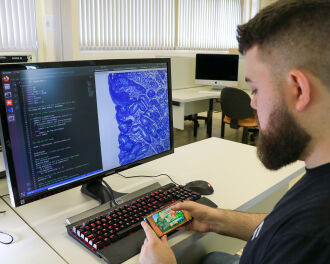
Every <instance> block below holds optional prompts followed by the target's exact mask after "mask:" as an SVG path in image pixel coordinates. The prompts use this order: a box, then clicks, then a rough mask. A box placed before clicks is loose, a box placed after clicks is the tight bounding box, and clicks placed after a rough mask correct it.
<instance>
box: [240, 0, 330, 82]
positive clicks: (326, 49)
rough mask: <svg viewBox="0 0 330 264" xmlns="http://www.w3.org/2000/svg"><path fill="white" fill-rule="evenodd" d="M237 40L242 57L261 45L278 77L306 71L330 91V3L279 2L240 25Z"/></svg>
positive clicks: (319, 0) (329, 0) (315, 0)
mask: <svg viewBox="0 0 330 264" xmlns="http://www.w3.org/2000/svg"><path fill="white" fill-rule="evenodd" d="M237 40H238V42H239V51H240V52H241V53H242V54H245V53H246V52H247V51H248V50H249V49H250V48H252V47H253V46H255V45H257V46H258V48H259V51H260V54H261V58H262V59H263V60H264V61H266V62H267V63H269V65H270V66H271V67H272V70H274V73H275V74H276V73H281V72H284V71H286V72H288V71H289V70H290V69H293V68H296V69H306V70H308V71H310V72H311V73H313V74H314V75H315V76H316V77H318V78H319V79H320V80H321V81H322V82H323V83H324V85H326V86H327V87H328V88H329V89H330V0H279V1H277V2H275V3H273V4H271V5H269V6H267V7H265V8H264V9H262V10H261V11H260V12H259V13H258V14H257V15H256V16H255V17H254V18H253V19H251V20H250V21H249V22H248V23H246V24H243V25H240V26H238V29H237ZM275 66H276V67H275Z"/></svg>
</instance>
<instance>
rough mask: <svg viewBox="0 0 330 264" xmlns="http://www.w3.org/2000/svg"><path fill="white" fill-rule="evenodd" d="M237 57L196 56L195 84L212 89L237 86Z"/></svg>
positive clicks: (232, 55)
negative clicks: (208, 86)
mask: <svg viewBox="0 0 330 264" xmlns="http://www.w3.org/2000/svg"><path fill="white" fill-rule="evenodd" d="M238 64H239V55H236V54H196V71H195V82H196V83H198V84H205V85H212V87H213V88H215V89H217V88H223V87H225V86H230V87H232V86H237V84H238Z"/></svg>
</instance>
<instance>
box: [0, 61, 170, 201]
mask: <svg viewBox="0 0 330 264" xmlns="http://www.w3.org/2000/svg"><path fill="white" fill-rule="evenodd" d="M145 63H166V65H167V80H168V104H169V105H168V107H169V119H170V120H169V125H170V128H169V129H170V149H169V150H166V151H164V152H161V153H159V154H156V155H153V156H150V157H146V158H143V159H141V160H138V161H135V162H133V163H129V164H126V165H123V166H119V167H117V168H113V169H111V170H107V171H103V172H101V173H97V174H95V175H92V176H90V177H87V178H83V179H80V180H77V181H73V182H70V183H68V184H65V185H61V186H59V187H56V188H54V189H51V190H46V191H42V192H40V193H37V194H34V195H31V196H28V197H24V198H20V197H19V194H18V182H17V180H16V174H15V167H14V159H13V153H12V148H11V141H10V137H9V127H8V121H7V115H6V107H5V98H4V96H3V94H4V87H3V85H2V81H1V82H0V93H1V99H0V119H1V120H0V126H1V133H0V134H1V143H2V151H3V157H4V164H5V168H6V175H7V182H8V189H9V192H10V199H11V203H12V205H13V206H14V207H18V206H21V205H24V204H27V203H31V202H33V201H37V200H40V199H42V198H45V197H48V196H51V195H54V194H56V193H59V192H63V191H66V190H69V189H72V188H75V187H77V186H81V185H83V184H87V183H89V182H92V181H95V180H98V179H102V178H104V177H105V176H110V175H112V174H115V173H117V172H121V171H123V170H127V169H129V168H133V167H136V166H138V165H142V164H144V163H146V162H149V161H152V160H155V159H158V158H161V157H164V156H167V155H169V154H172V153H174V139H173V112H172V83H171V60H170V58H138V59H109V60H81V61H61V62H35V63H17V64H0V73H2V72H5V71H13V70H31V69H36V68H37V69H43V68H45V69H46V68H62V67H84V66H107V65H123V64H137V65H138V64H145ZM29 68H30V69H29Z"/></svg>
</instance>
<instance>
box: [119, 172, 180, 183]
mask: <svg viewBox="0 0 330 264" xmlns="http://www.w3.org/2000/svg"><path fill="white" fill-rule="evenodd" d="M117 174H118V175H119V176H121V177H124V178H126V179H130V178H157V177H161V176H167V177H168V178H169V179H170V180H171V181H172V182H173V183H174V184H175V185H177V186H178V185H179V184H177V183H176V182H175V181H173V180H172V178H171V177H170V176H169V175H168V174H166V173H161V174H158V175H155V176H147V175H137V176H125V175H123V174H120V173H118V172H117Z"/></svg>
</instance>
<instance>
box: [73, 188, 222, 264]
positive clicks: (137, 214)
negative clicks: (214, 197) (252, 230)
mask: <svg viewBox="0 0 330 264" xmlns="http://www.w3.org/2000/svg"><path fill="white" fill-rule="evenodd" d="M200 198H201V195H200V194H198V193H196V192H192V191H190V190H189V189H186V188H184V187H183V186H176V185H174V184H172V183H171V184H168V185H165V186H163V187H161V188H158V189H156V190H154V191H151V192H149V193H146V194H144V195H142V196H139V197H137V198H135V199H134V200H130V201H128V202H126V203H124V204H121V205H118V206H116V207H114V208H112V209H111V210H106V211H103V212H101V213H98V214H96V215H92V216H90V217H88V218H85V219H82V220H80V221H78V222H76V223H72V224H71V225H68V226H67V231H68V233H69V235H71V236H72V237H73V238H75V239H76V240H77V241H79V242H80V243H81V244H83V245H84V246H85V247H87V248H88V249H89V250H91V251H93V252H94V253H96V254H97V255H99V256H100V257H103V258H104V259H105V260H106V261H109V259H111V263H121V262H122V261H125V260H126V259H128V258H130V257H132V256H134V255H136V254H138V253H139V252H140V248H141V245H142V244H143V241H144V238H145V236H144V232H143V230H142V227H141V221H142V220H143V218H144V217H145V216H147V215H149V214H151V213H152V212H154V211H156V210H158V209H160V208H161V207H163V206H165V205H167V204H169V203H171V202H174V201H177V200H181V201H184V200H191V201H198V200H200ZM204 199H205V198H204ZM208 201H209V200H208ZM210 202H211V201H210ZM211 203H212V202H211ZM213 206H216V205H214V204H213ZM109 256H110V257H109Z"/></svg>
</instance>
